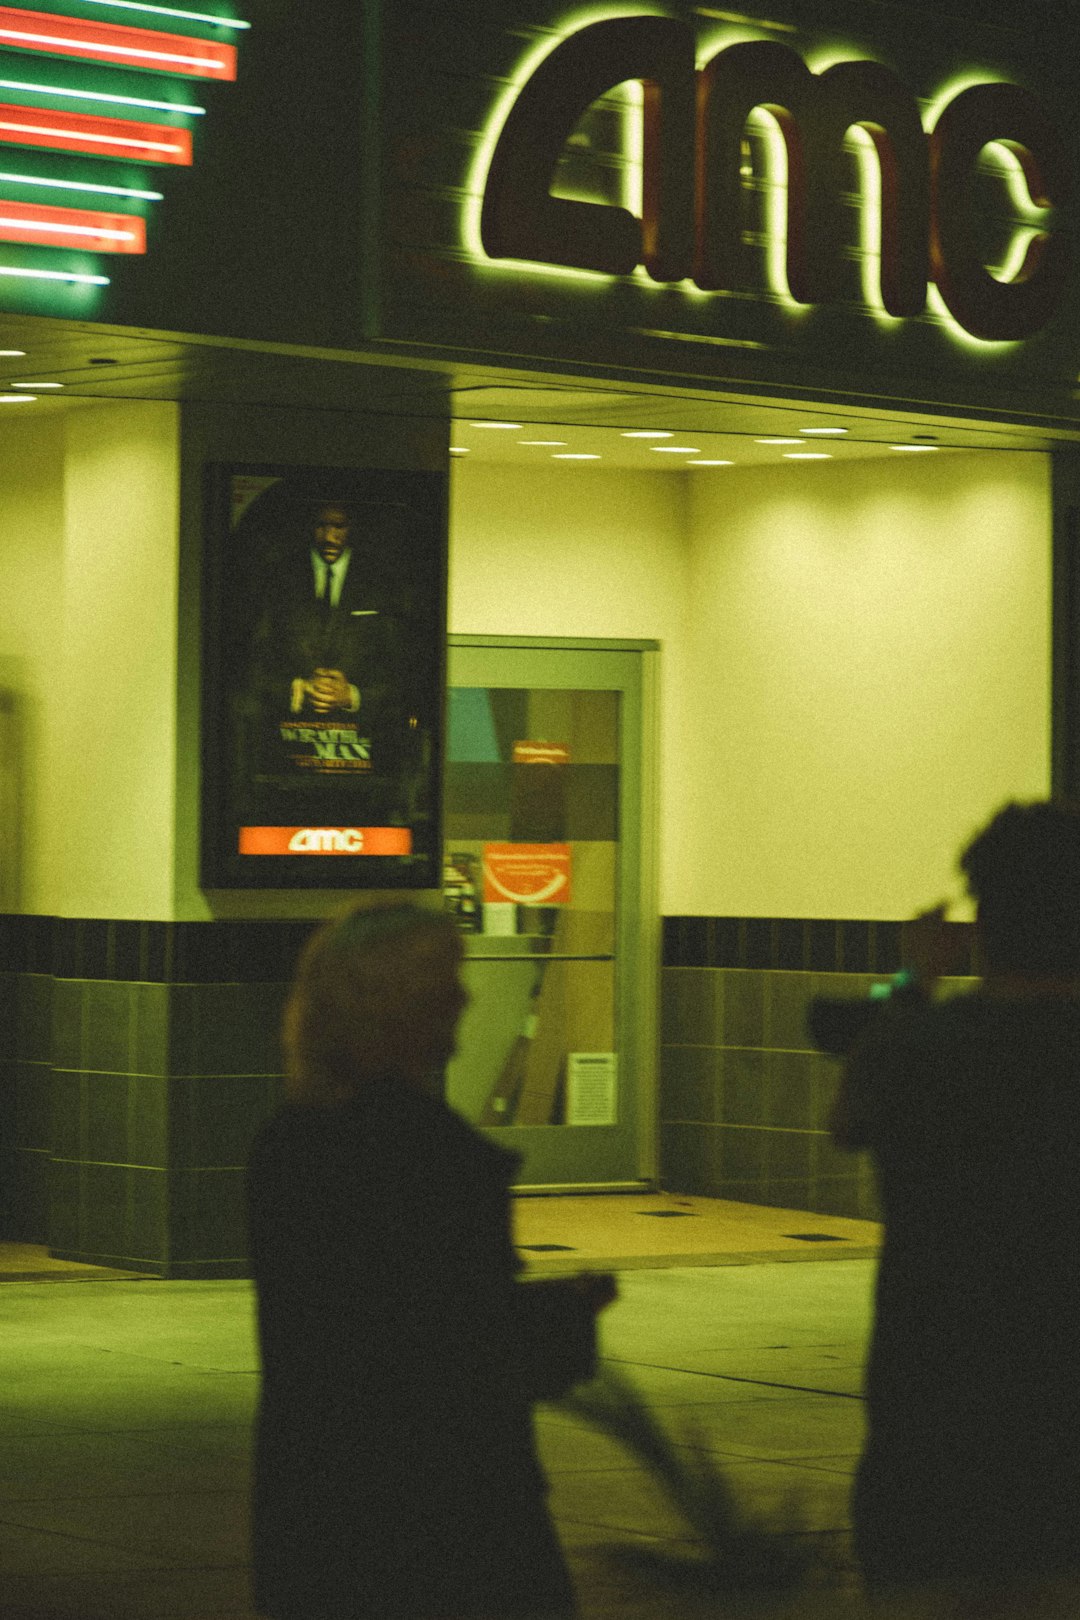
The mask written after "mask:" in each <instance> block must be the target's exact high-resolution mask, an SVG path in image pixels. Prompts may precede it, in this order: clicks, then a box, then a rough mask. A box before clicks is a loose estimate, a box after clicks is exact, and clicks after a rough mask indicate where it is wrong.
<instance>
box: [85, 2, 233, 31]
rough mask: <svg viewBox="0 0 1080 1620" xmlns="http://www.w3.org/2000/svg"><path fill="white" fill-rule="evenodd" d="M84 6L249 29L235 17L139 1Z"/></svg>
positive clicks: (94, 3)
mask: <svg viewBox="0 0 1080 1620" xmlns="http://www.w3.org/2000/svg"><path fill="white" fill-rule="evenodd" d="M82 3H83V5H84V6H111V7H112V9H113V10H114V11H148V12H149V13H150V15H151V16H152V17H180V18H182V19H183V21H184V22H201V23H213V25H214V27H215V28H250V27H251V24H250V23H249V22H241V21H240V20H239V18H237V17H212V16H210V15H209V13H206V12H202V11H174V10H173V9H172V7H171V6H144V5H143V4H142V3H141V0H82Z"/></svg>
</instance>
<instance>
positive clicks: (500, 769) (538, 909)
mask: <svg viewBox="0 0 1080 1620" xmlns="http://www.w3.org/2000/svg"><path fill="white" fill-rule="evenodd" d="M655 657H656V653H655V645H654V644H651V643H646V644H643V643H626V642H619V643H603V642H572V641H571V642H567V641H560V642H539V641H534V640H526V639H506V638H498V637H451V638H450V661H449V679H448V687H449V694H448V706H449V715H448V728H447V750H446V760H447V763H446V780H445V812H444V813H445V824H444V825H445V833H444V837H445V843H444V889H445V893H446V898H447V901H448V904H449V905H450V906H451V907H452V909H453V910H454V911H455V912H456V913H457V916H458V920H459V922H460V925H461V928H462V932H463V935H464V938H465V943H466V967H465V978H466V983H467V985H468V988H469V991H470V994H471V996H472V1002H471V1005H470V1008H469V1010H468V1012H467V1013H466V1015H465V1018H464V1020H463V1023H462V1029H461V1039H460V1047H459V1051H458V1054H457V1057H456V1058H455V1059H454V1061H453V1062H452V1063H451V1065H450V1067H449V1069H448V1071H447V1097H448V1100H449V1101H450V1103H451V1105H452V1106H453V1107H454V1108H456V1109H457V1110H458V1112H459V1113H461V1114H463V1115H464V1116H465V1117H466V1118H467V1119H469V1120H471V1121H472V1122H473V1123H474V1124H476V1125H478V1126H480V1127H481V1128H482V1129H484V1130H485V1131H490V1132H492V1133H493V1135H495V1136H496V1138H497V1139H498V1140H499V1141H501V1142H503V1143H505V1144H506V1145H507V1146H511V1147H513V1148H515V1149H516V1150H517V1151H518V1152H519V1153H521V1155H522V1157H523V1163H522V1167H521V1171H520V1173H519V1177H518V1184H519V1185H520V1186H533V1187H555V1186H565V1187H594V1186H620V1185H639V1184H641V1183H642V1182H647V1181H649V1180H650V1179H651V1175H652V1171H653V1165H652V1154H653V1129H652V1120H653V1116H654V1112H655V1110H654V1107H653V1099H654V1095H655V1089H654V1088H655V1061H654V1053H655V999H656V988H655V987H656V974H657V963H658V956H657V950H656V920H655V914H656V907H655V902H654V898H653V893H652V889H653V884H652V861H651V840H650V839H649V837H648V836H647V833H648V832H649V831H651V816H650V815H649V814H648V812H647V800H648V797H649V794H648V787H649V783H650V782H651V775H652V773H651V769H650V762H651V752H652V750H651V718H652V701H651V700H652V688H653V674H654V663H655Z"/></svg>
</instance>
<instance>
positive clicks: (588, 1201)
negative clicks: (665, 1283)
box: [515, 1193, 881, 1271]
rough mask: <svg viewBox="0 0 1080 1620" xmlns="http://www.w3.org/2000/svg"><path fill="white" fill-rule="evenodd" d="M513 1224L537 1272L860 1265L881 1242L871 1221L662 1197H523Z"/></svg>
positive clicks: (723, 1200)
mask: <svg viewBox="0 0 1080 1620" xmlns="http://www.w3.org/2000/svg"><path fill="white" fill-rule="evenodd" d="M515 1219H516V1231H517V1241H518V1245H519V1247H520V1248H521V1251H522V1253H523V1254H524V1256H525V1258H526V1259H527V1261H528V1262H529V1264H530V1266H532V1267H534V1268H537V1269H543V1270H545V1271H560V1270H563V1271H574V1270H576V1269H578V1268H579V1267H580V1266H583V1265H584V1266H593V1265H598V1264H603V1265H607V1266H612V1267H617V1268H619V1269H620V1270H626V1269H628V1268H631V1267H634V1268H636V1267H639V1266H672V1265H689V1266H715V1265H747V1264H750V1263H752V1262H754V1261H763V1260H825V1259H830V1260H831V1259H839V1258H840V1257H841V1256H843V1257H844V1258H845V1259H848V1260H852V1259H868V1258H870V1257H871V1256H872V1255H874V1254H876V1252H877V1248H878V1245H879V1242H880V1238H881V1228H880V1227H879V1226H877V1225H875V1224H874V1223H873V1222H872V1221H853V1220H846V1219H843V1218H841V1217H840V1216H836V1215H807V1214H806V1213H805V1212H802V1211H798V1210H790V1209H773V1208H770V1207H767V1206H765V1205H762V1204H736V1203H732V1202H730V1201H729V1200H726V1199H722V1198H689V1197H682V1196H680V1195H673V1194H670V1193H642V1194H638V1193H620V1194H618V1195H617V1196H612V1197H566V1198H564V1197H543V1196H530V1197H523V1198H519V1199H518V1200H517V1201H516V1204H515Z"/></svg>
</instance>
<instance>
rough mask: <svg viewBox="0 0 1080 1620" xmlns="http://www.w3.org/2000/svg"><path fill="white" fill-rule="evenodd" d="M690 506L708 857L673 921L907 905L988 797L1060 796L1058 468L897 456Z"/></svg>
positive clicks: (721, 489) (700, 492)
mask: <svg viewBox="0 0 1080 1620" xmlns="http://www.w3.org/2000/svg"><path fill="white" fill-rule="evenodd" d="M693 493H694V501H693V508H692V516H691V524H692V529H693V534H694V546H693V564H692V591H691V595H692V600H693V602H694V605H695V614H694V623H693V632H692V648H691V663H692V667H693V670H694V680H695V686H696V692H695V705H696V712H697V726H698V734H697V744H696V747H697V753H698V767H699V768H698V770H697V772H696V776H695V786H696V795H695V799H694V801H693V803H692V805H690V806H689V807H688V810H689V814H688V817H687V821H686V824H685V827H686V834H687V835H688V837H689V841H690V843H691V845H692V847H693V848H694V849H695V850H696V851H698V852H699V859H698V863H697V870H696V873H695V874H694V877H693V881H692V882H691V881H690V880H689V874H686V879H687V881H686V886H685V888H684V889H683V891H682V893H681V895H680V897H679V898H680V904H679V905H672V906H671V907H670V909H672V910H681V909H683V903H682V902H684V901H685V900H689V899H691V898H692V899H693V901H694V903H693V905H692V906H690V905H688V906H686V908H685V909H687V910H693V911H700V912H705V913H715V914H725V913H730V914H736V915H739V914H748V915H772V916H792V917H807V916H809V917H813V916H820V917H880V918H887V917H894V918H895V917H904V916H908V915H910V914H911V912H912V910H913V909H915V908H917V907H919V906H921V905H925V904H928V903H931V902H933V901H935V900H936V899H937V898H939V896H941V895H943V894H945V893H946V892H948V891H949V890H951V889H954V888H955V883H956V880H955V877H954V875H953V867H952V862H953V855H954V852H955V850H956V848H957V846H958V844H959V843H961V842H962V841H964V840H965V839H966V838H968V837H969V836H970V834H971V833H972V832H973V831H974V830H975V828H976V827H977V826H978V825H979V824H980V823H981V822H982V821H983V820H984V819H985V818H986V817H987V816H988V815H989V814H990V813H991V812H992V811H993V810H994V809H995V808H996V807H997V806H998V805H999V804H1001V803H1002V802H1003V801H1004V800H1005V799H1007V798H1009V797H1012V796H1016V797H1021V798H1023V797H1039V796H1041V795H1044V794H1045V793H1047V792H1048V791H1049V769H1050V766H1049V743H1050V737H1049V729H1050V724H1049V723H1050V703H1049V690H1050V555H1049V534H1050V492H1049V463H1048V461H1047V460H1046V459H1045V458H1044V457H1041V456H1037V455H1025V454H1005V453H999V454H995V455H993V456H969V455H959V454H956V455H953V454H943V455H933V456H931V455H927V456H918V457H916V456H911V457H900V456H894V457H893V458H891V459H884V460H880V461H879V460H874V461H868V462H862V463H858V464H856V465H854V466H848V467H841V466H838V465H832V466H827V467H824V466H817V465H815V466H813V467H792V468H784V469H782V470H778V471H775V472H769V473H768V474H767V475H766V474H762V473H756V472H747V473H745V474H740V473H736V475H735V477H733V478H732V479H731V481H730V483H728V484H726V485H724V486H721V485H720V484H718V483H711V482H710V483H709V484H705V483H703V482H702V481H701V478H700V475H699V477H698V478H697V479H696V480H695V482H694V485H693Z"/></svg>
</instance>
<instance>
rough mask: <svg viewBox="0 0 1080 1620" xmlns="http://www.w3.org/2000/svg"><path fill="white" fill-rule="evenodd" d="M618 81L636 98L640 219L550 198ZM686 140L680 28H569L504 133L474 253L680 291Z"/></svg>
mask: <svg viewBox="0 0 1080 1620" xmlns="http://www.w3.org/2000/svg"><path fill="white" fill-rule="evenodd" d="M627 80H641V81H642V83H643V84H644V87H645V131H644V136H645V139H644V169H645V174H644V182H645V186H644V208H643V213H644V218H643V219H642V220H639V219H638V218H637V217H636V216H635V215H634V214H632V213H630V211H629V210H628V209H626V208H617V207H615V206H614V205H605V204H602V203H589V202H577V201H574V200H573V199H571V198H568V197H553V196H552V195H551V184H552V180H553V178H554V174H555V166H556V164H557V163H558V161H559V158H560V156H561V155H562V151H563V148H564V146H565V145H566V142H567V140H568V138H569V136H570V135H571V134H572V132H573V129H574V126H575V125H576V124H577V122H578V121H579V119H580V118H581V117H582V115H583V114H584V113H585V112H586V111H587V109H588V108H589V107H591V106H592V104H593V102H594V101H596V100H597V99H598V97H600V96H602V95H604V94H605V92H606V91H608V90H611V89H613V88H614V87H615V85H617V84H624V83H626V81H627ZM693 139H694V31H693V29H692V28H691V27H690V26H689V24H687V23H682V22H678V21H676V20H674V19H672V18H667V17H619V18H615V19H612V20H611V21H608V22H598V23H593V24H591V25H590V26H588V27H585V28H582V29H580V30H579V31H578V33H576V34H571V35H570V37H569V38H568V39H565V40H564V41H563V42H562V43H561V44H560V45H557V46H556V48H555V49H554V50H553V51H552V52H551V54H550V56H547V57H545V58H544V60H543V62H541V64H540V66H539V67H538V68H537V69H536V71H535V73H534V74H533V75H532V78H531V79H529V80H528V81H527V83H526V84H525V85H524V86H523V88H522V90H521V93H520V95H519V96H518V98H517V100H516V101H515V102H514V105H513V106H512V107H511V109H510V113H509V115H508V117H507V120H506V123H505V124H504V125H503V128H502V131H501V133H500V135H499V139H498V142H497V144H496V146H495V151H494V153H493V155H492V159H491V166H490V168H489V169H488V175H487V182H486V184H485V187H484V203H483V208H482V211H481V215H480V240H481V242H482V244H483V247H484V251H485V253H487V254H488V255H489V256H490V257H491V258H493V259H531V260H534V261H539V262H540V263H542V264H564V265H572V266H573V267H575V268H576V269H579V270H596V271H600V272H602V273H604V274H606V275H613V276H618V275H628V274H629V273H630V271H632V270H633V269H634V268H635V267H636V266H637V265H638V264H641V263H644V265H645V268H646V269H647V270H648V272H649V274H650V275H651V276H652V277H653V279H654V280H656V281H679V280H681V279H682V277H683V276H685V275H688V274H689V271H690V262H691V257H692V253H693V176H692V172H691V165H690V162H689V155H690V153H691V151H692V149H693Z"/></svg>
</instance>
